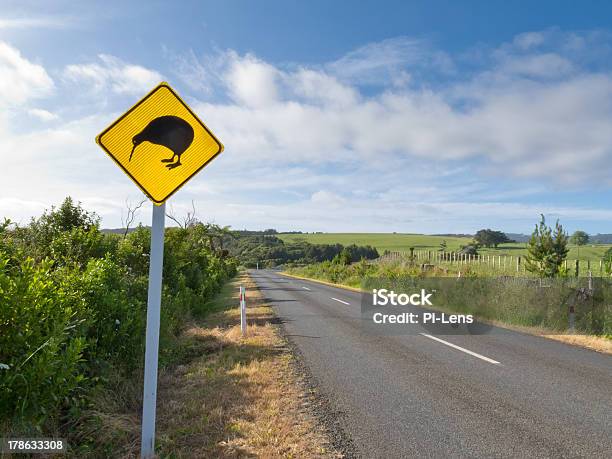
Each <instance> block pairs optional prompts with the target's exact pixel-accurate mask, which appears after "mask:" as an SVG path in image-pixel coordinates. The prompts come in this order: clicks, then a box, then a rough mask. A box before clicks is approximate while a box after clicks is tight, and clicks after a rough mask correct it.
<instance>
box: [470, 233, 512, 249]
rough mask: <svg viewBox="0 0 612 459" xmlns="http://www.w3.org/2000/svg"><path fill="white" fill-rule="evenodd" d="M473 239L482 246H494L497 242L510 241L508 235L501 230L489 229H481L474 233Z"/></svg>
mask: <svg viewBox="0 0 612 459" xmlns="http://www.w3.org/2000/svg"><path fill="white" fill-rule="evenodd" d="M474 240H475V241H476V243H478V245H481V246H484V247H495V248H497V246H498V245H499V244H503V243H506V242H512V241H511V240H510V239H509V238H508V236H506V234H505V233H503V232H502V231H493V230H491V229H481V230H479V231H478V232H477V233H476V234H475V235H474Z"/></svg>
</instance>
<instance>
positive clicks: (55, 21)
mask: <svg viewBox="0 0 612 459" xmlns="http://www.w3.org/2000/svg"><path fill="white" fill-rule="evenodd" d="M73 23H74V21H73V20H72V19H71V18H68V17H65V16H41V17H27V18H26V17H13V18H7V17H1V18H0V30H1V29H34V28H36V29H39V28H49V29H62V28H65V27H67V26H70V25H72V24H73Z"/></svg>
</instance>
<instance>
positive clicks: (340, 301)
mask: <svg viewBox="0 0 612 459" xmlns="http://www.w3.org/2000/svg"><path fill="white" fill-rule="evenodd" d="M330 298H331V299H332V300H334V301H337V302H338V303H342V304H346V305H348V306H350V305H351V303H347V302H346V301H342V300H339V299H338V298H334V297H333V296H332V297H330Z"/></svg>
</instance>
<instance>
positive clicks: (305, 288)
mask: <svg viewBox="0 0 612 459" xmlns="http://www.w3.org/2000/svg"><path fill="white" fill-rule="evenodd" d="M302 288H303V289H304V290H308V291H310V289H309V288H308V287H304V286H303V285H302Z"/></svg>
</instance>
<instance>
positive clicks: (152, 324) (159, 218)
mask: <svg viewBox="0 0 612 459" xmlns="http://www.w3.org/2000/svg"><path fill="white" fill-rule="evenodd" d="M165 216H166V204H165V203H164V204H162V205H161V206H156V205H153V222H152V225H151V255H150V258H149V262H150V264H149V296H148V300H147V338H146V348H145V368H144V394H143V400H142V438H141V450H140V454H141V456H142V457H143V458H150V457H153V455H154V454H155V406H156V402H157V360H158V353H159V315H160V309H161V292H162V268H163V265H164V219H165Z"/></svg>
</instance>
